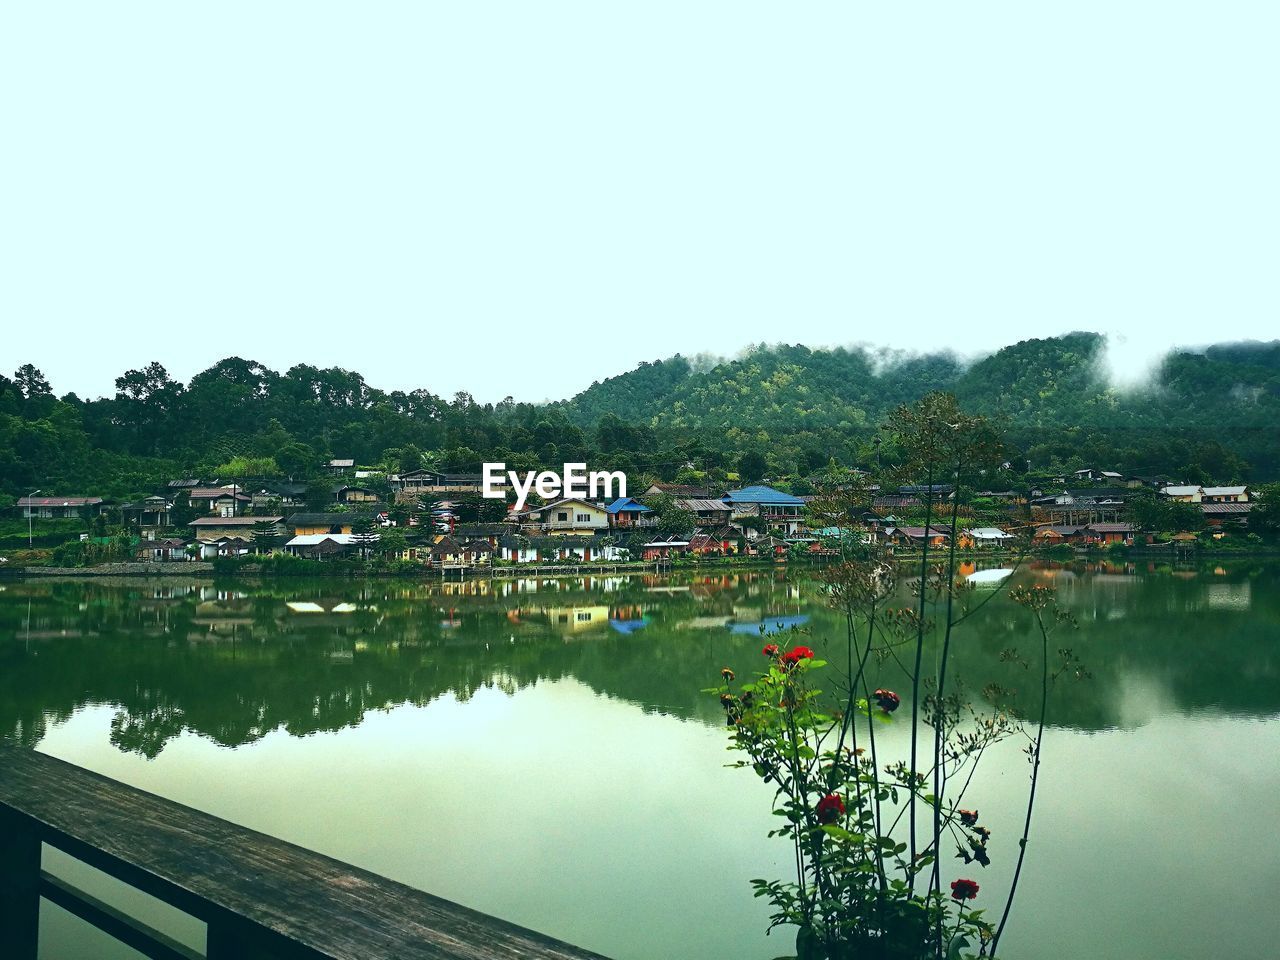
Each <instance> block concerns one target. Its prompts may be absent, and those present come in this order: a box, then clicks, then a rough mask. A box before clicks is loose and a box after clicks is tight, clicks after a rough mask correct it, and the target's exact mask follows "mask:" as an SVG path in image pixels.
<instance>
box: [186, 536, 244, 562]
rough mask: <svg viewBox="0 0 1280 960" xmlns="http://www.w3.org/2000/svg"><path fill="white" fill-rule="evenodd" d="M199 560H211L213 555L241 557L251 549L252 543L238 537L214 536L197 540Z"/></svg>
mask: <svg viewBox="0 0 1280 960" xmlns="http://www.w3.org/2000/svg"><path fill="white" fill-rule="evenodd" d="M196 546H197V547H198V548H199V550H200V559H201V560H212V559H214V558H215V557H242V556H244V555H246V554H248V553H249V552H250V551H252V550H253V543H252V542H251V541H249V540H244V539H241V538H240V537H215V538H214V539H211V540H199V539H198V540H197V542H196Z"/></svg>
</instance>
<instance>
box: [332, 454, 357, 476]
mask: <svg viewBox="0 0 1280 960" xmlns="http://www.w3.org/2000/svg"><path fill="white" fill-rule="evenodd" d="M355 466H356V462H355V461H354V460H351V459H344V458H342V457H337V458H335V459H333V460H330V461H329V462H328V463H327V464H325V469H326V470H328V471H329V472H330V473H332V474H333V475H334V476H342V475H343V474H347V473H350V472H351V471H352V470H354V469H355Z"/></svg>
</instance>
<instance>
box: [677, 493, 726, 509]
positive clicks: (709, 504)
mask: <svg viewBox="0 0 1280 960" xmlns="http://www.w3.org/2000/svg"><path fill="white" fill-rule="evenodd" d="M676 506H677V507H679V508H680V509H681V510H688V511H689V512H690V513H698V512H699V511H702V512H704V513H709V512H716V513H723V512H725V511H728V510H729V509H730V507H729V505H728V504H727V503H725V502H724V501H723V500H705V499H703V498H701V497H693V498H688V499H683V500H677V501H676Z"/></svg>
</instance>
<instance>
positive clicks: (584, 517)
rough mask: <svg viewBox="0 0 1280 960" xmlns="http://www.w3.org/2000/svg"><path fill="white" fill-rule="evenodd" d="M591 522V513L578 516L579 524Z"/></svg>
mask: <svg viewBox="0 0 1280 960" xmlns="http://www.w3.org/2000/svg"><path fill="white" fill-rule="evenodd" d="M590 522H591V514H589V513H580V514H578V523H590Z"/></svg>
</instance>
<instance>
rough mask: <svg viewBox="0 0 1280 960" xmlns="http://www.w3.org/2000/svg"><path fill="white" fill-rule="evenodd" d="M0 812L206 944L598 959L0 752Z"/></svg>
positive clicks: (494, 959) (504, 959) (209, 819)
mask: <svg viewBox="0 0 1280 960" xmlns="http://www.w3.org/2000/svg"><path fill="white" fill-rule="evenodd" d="M6 807H7V808H10V809H11V810H12V811H16V812H18V813H20V814H23V815H24V816H25V817H26V818H29V819H30V821H31V822H34V823H35V824H37V833H38V835H39V838H40V839H42V840H44V841H45V842H47V843H50V844H52V845H54V846H56V847H59V848H60V849H63V850H65V851H66V852H67V853H69V854H71V855H72V856H74V857H77V858H79V859H82V860H84V861H85V862H87V863H90V864H92V865H93V866H95V867H98V868H99V869H102V870H105V871H106V872H108V873H110V874H112V875H114V876H117V877H119V878H120V879H122V880H124V881H125V882H127V883H131V884H133V885H134V886H136V887H138V888H139V889H142V890H144V891H146V892H147V893H150V894H152V895H153V896H156V897H159V898H160V899H162V900H165V901H167V902H169V903H172V904H173V905H174V906H176V907H178V908H179V909H181V910H184V911H186V912H188V913H190V914H192V915H193V916H196V917H199V918H200V919H202V920H204V921H206V922H207V923H208V924H209V926H210V938H211V941H217V940H218V939H220V938H232V939H235V940H241V941H243V942H244V944H245V949H244V950H243V951H242V953H241V954H240V955H245V954H247V953H248V951H249V950H250V949H252V950H254V951H255V952H261V953H262V954H263V955H265V956H273V957H274V956H279V957H330V958H334V960H344V958H350V960H377V958H392V957H394V958H397V960H401V958H403V960H412V958H423V960H603V958H601V957H600V955H599V954H595V953H592V952H590V951H587V950H583V949H580V948H578V947H574V946H571V945H569V944H566V943H563V942H561V941H558V940H555V939H552V938H551V937H547V936H544V935H542V934H539V933H535V932H534V931H531V930H527V929H525V928H522V927H518V926H516V925H514V924H511V923H507V922H506V921H503V920H499V919H497V918H495V917H490V916H487V915H486V914H483V913H480V912H478V911H475V910H471V909H469V908H467V907H463V906H460V905H459V904H456V903H452V902H450V901H448V900H444V899H441V898H440V897H435V896H432V895H430V894H427V893H423V892H422V891H420V890H415V889H413V888H412V887H408V886H406V885H405V884H402V883H397V882H396V881H394V880H389V879H387V878H386V877H380V876H378V875H377V874H373V873H370V872H368V871H366V870H361V869H360V868H358V867H354V866H352V865H350V864H346V863H342V862H341V861H339V860H334V859H332V858H331V857H326V856H324V855H322V854H319V853H315V852H314V851H311V850H305V849H303V848H302V847H298V846H294V845H293V844H291V843H286V842H284V841H283V840H278V839H276V838H274V837H270V836H267V835H266V834H262V833H257V832H256V831H253V830H247V829H245V828H243V827H239V826H236V825H235V824H233V823H230V822H228V821H226V820H222V819H219V818H218V817H213V816H210V815H209V814H205V813H201V812H199V811H197V810H193V809H191V808H189V807H184V806H182V805H181V804H177V803H173V802H172V801H169V800H165V799H163V798H161V797H157V796H155V795H154V794H149V793H146V792H144V791H141V790H136V789H134V788H133V787H129V786H126V785H125V784H122V783H119V782H117V781H114V780H110V779H108V778H106V777H102V776H99V775H98V774H95V773H91V772H89V771H87V770H82V769H81V768H79V767H76V766H73V765H71V764H68V763H64V762H63V761H61V760H58V759H56V758H53V757H48V756H45V755H44V754H40V753H36V752H34V751H30V750H18V749H16V748H13V747H6V746H0V812H5V808H6ZM37 857H38V853H37ZM211 945H213V943H211Z"/></svg>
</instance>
